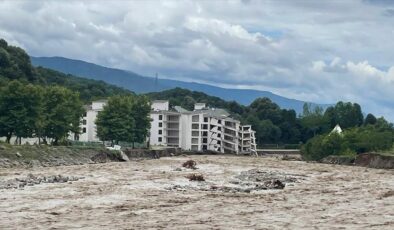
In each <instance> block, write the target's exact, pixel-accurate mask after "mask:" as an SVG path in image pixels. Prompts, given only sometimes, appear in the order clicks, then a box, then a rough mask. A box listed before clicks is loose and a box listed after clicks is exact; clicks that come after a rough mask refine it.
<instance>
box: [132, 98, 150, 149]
mask: <svg viewBox="0 0 394 230" xmlns="http://www.w3.org/2000/svg"><path fill="white" fill-rule="evenodd" d="M131 111H132V113H131V114H132V117H133V119H134V121H135V126H134V129H133V132H132V133H131V136H132V138H131V141H132V143H133V148H134V143H135V142H137V143H142V142H144V141H145V140H146V137H147V135H148V131H149V128H150V125H151V123H150V122H151V119H150V117H149V113H150V111H151V106H150V100H149V98H148V97H146V96H137V97H134V100H133V105H132V108H131Z"/></svg>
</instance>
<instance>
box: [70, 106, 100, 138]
mask: <svg viewBox="0 0 394 230" xmlns="http://www.w3.org/2000/svg"><path fill="white" fill-rule="evenodd" d="M106 104H107V100H99V101H93V102H92V104H91V105H87V106H85V109H86V112H85V114H84V115H83V118H82V123H81V133H80V134H79V135H77V136H75V135H73V136H72V139H74V140H78V141H83V142H99V141H100V139H99V138H98V137H97V129H96V123H95V122H96V118H97V114H98V113H99V112H100V111H102V110H103V108H104V105H106Z"/></svg>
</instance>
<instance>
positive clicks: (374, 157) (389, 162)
mask: <svg viewBox="0 0 394 230" xmlns="http://www.w3.org/2000/svg"><path fill="white" fill-rule="evenodd" d="M320 163H325V164H338V165H356V166H364V167H369V168H377V169H394V155H384V154H379V153H362V154H359V155H357V156H356V157H349V156H328V157H325V158H323V159H322V160H320Z"/></svg>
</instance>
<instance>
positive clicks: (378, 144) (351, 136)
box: [301, 126, 393, 160]
mask: <svg viewBox="0 0 394 230" xmlns="http://www.w3.org/2000/svg"><path fill="white" fill-rule="evenodd" d="M392 146H393V132H392V131H388V130H382V129H378V128H376V127H374V126H364V127H358V128H352V129H348V130H345V131H344V132H343V133H342V134H337V133H330V134H327V135H318V136H315V137H314V138H312V139H310V140H308V141H307V143H306V144H305V145H303V146H302V148H301V154H302V156H303V158H304V159H305V160H321V159H323V158H325V157H327V156H330V155H337V156H348V157H355V156H356V155H357V154H359V153H365V152H371V151H381V150H389V149H391V148H392Z"/></svg>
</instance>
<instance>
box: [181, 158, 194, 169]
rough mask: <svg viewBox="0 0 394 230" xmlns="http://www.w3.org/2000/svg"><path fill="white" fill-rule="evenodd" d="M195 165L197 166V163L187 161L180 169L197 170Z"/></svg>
mask: <svg viewBox="0 0 394 230" xmlns="http://www.w3.org/2000/svg"><path fill="white" fill-rule="evenodd" d="M196 165H197V163H196V162H195V161H194V160H188V161H186V162H184V163H183V164H182V167H184V168H188V169H197V168H196Z"/></svg>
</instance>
